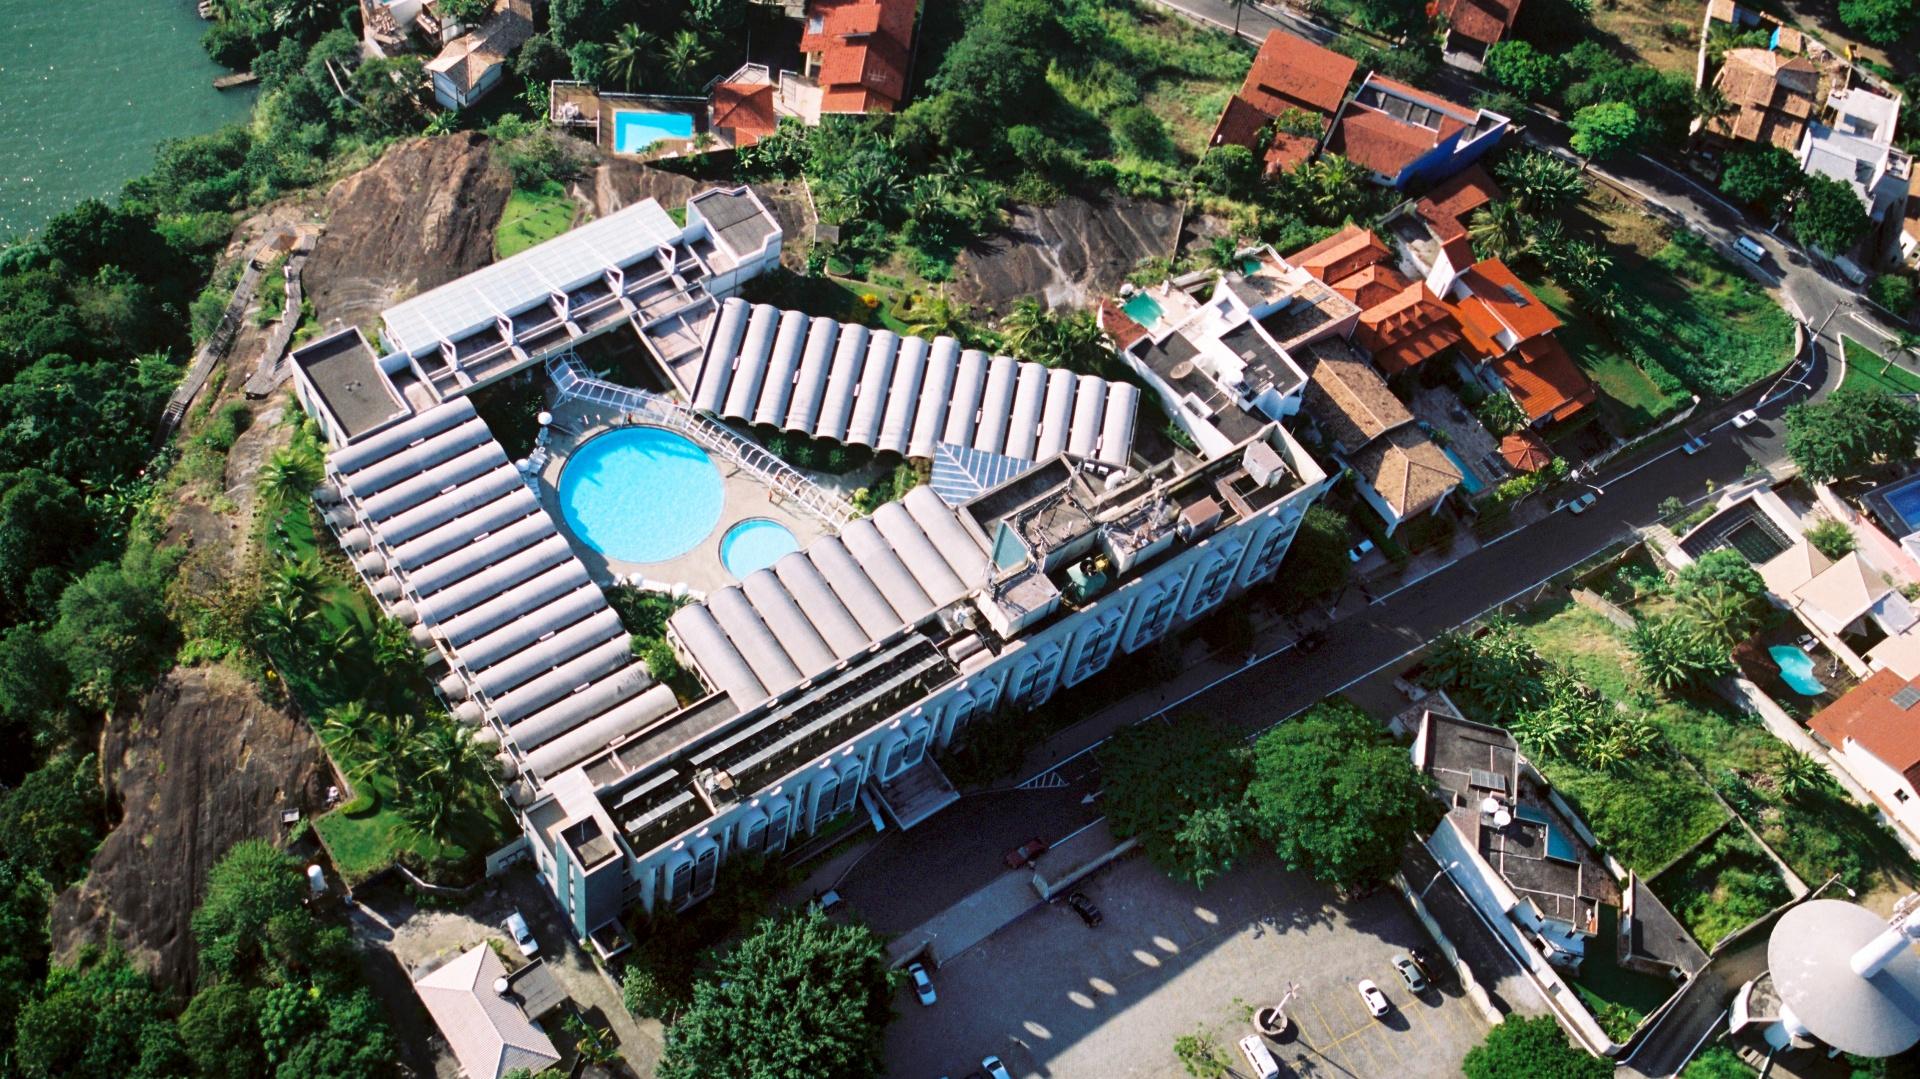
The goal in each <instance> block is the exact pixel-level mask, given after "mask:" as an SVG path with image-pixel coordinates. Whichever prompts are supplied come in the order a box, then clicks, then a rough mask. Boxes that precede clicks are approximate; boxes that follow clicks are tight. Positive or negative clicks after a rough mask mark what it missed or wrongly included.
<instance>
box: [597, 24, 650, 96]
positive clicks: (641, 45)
mask: <svg viewBox="0 0 1920 1079" xmlns="http://www.w3.org/2000/svg"><path fill="white" fill-rule="evenodd" d="M659 44H660V39H659V38H657V37H654V36H653V35H652V34H650V33H648V32H646V31H645V30H642V29H640V27H639V26H637V25H635V24H633V23H628V24H626V25H625V26H622V27H621V28H620V32H619V33H617V34H615V35H614V36H613V44H611V45H609V46H607V66H606V71H607V74H609V75H612V76H614V77H615V78H617V79H618V80H619V82H620V85H622V86H624V87H626V88H627V89H629V90H631V89H633V88H634V87H635V86H638V85H639V84H640V75H641V72H642V71H643V70H644V66H645V63H646V61H647V60H648V59H650V58H652V56H653V52H654V49H656V48H657V47H658V46H659Z"/></svg>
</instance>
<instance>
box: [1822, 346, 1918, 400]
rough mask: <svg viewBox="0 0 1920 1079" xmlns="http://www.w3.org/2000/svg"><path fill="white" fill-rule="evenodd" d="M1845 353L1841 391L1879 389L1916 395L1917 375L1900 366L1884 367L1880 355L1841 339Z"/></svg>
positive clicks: (1884, 363) (1883, 357)
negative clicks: (1845, 362) (1844, 377)
mask: <svg viewBox="0 0 1920 1079" xmlns="http://www.w3.org/2000/svg"><path fill="white" fill-rule="evenodd" d="M1840 340H1841V342H1842V344H1844V345H1845V346H1846V351H1847V378H1846V381H1844V382H1842V383H1841V384H1840V385H1841V387H1842V388H1859V389H1872V390H1882V391H1884V392H1886V393H1902V394H1920V375H1916V374H1914V373H1913V372H1911V371H1909V370H1907V369H1906V368H1904V367H1900V366H1897V365H1896V366H1888V364H1887V359H1886V357H1885V356H1882V355H1881V354H1880V353H1878V352H1876V351H1874V350H1873V349H1871V348H1868V347H1867V346H1866V345H1863V344H1861V343H1860V342H1858V341H1855V340H1854V339H1853V338H1851V337H1846V336H1842V337H1841V338H1840Z"/></svg>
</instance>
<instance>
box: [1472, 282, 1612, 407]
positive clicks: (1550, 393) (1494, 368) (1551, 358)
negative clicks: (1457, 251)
mask: <svg viewBox="0 0 1920 1079" xmlns="http://www.w3.org/2000/svg"><path fill="white" fill-rule="evenodd" d="M1449 298H1450V299H1451V300H1452V303H1453V312H1454V317H1455V318H1457V319H1459V321H1460V330H1461V334H1462V336H1464V337H1465V339H1466V343H1467V346H1468V348H1469V349H1470V350H1471V351H1473V352H1475V353H1477V354H1478V356H1479V358H1480V360H1481V361H1482V363H1483V364H1484V365H1485V369H1486V370H1490V371H1491V372H1493V374H1494V375H1495V376H1496V377H1497V378H1499V380H1500V382H1501V384H1502V385H1504V386H1505V387H1506V389H1507V391H1508V392H1509V393H1511V394H1512V395H1513V399H1514V401H1515V402H1517V403H1518V404H1519V405H1520V409H1521V411H1523V412H1525V413H1526V415H1527V422H1528V423H1529V424H1530V425H1532V426H1535V427H1539V426H1543V425H1545V424H1549V423H1556V422H1559V421H1561V420H1565V419H1567V418H1569V417H1571V416H1573V415H1574V414H1575V413H1577V412H1579V411H1580V410H1581V409H1583V408H1585V407H1587V406H1588V405H1590V404H1592V403H1593V400H1594V389H1593V383H1592V382H1590V381H1589V380H1588V379H1587V376H1586V374H1585V373H1584V372H1582V371H1581V370H1580V368H1579V367H1577V366H1575V365H1574V362H1573V357H1571V356H1569V355H1567V350H1566V349H1565V348H1562V347H1561V345H1560V342H1559V341H1557V340H1555V339H1554V337H1553V331H1555V330H1557V329H1559V328H1560V319H1559V318H1558V317H1557V316H1555V315H1554V313H1553V311H1552V310H1551V309H1549V308H1548V307H1547V305H1546V304H1543V303H1541V302H1540V298H1539V297H1538V296H1535V295H1534V294H1533V291H1532V290H1531V289H1529V288H1527V286H1526V285H1525V284H1524V283H1522V282H1521V280H1520V279H1519V278H1518V277H1516V276H1514V273H1513V271H1512V270H1509V269H1507V267H1506V264H1505V263H1502V262H1501V261H1500V260H1499V259H1486V260H1483V261H1481V262H1478V263H1475V264H1474V265H1473V266H1472V267H1471V268H1469V269H1468V270H1467V271H1466V272H1465V273H1463V274H1461V275H1460V276H1459V277H1458V278H1457V279H1455V281H1454V282H1453V286H1452V289H1451V295H1450V297H1449Z"/></svg>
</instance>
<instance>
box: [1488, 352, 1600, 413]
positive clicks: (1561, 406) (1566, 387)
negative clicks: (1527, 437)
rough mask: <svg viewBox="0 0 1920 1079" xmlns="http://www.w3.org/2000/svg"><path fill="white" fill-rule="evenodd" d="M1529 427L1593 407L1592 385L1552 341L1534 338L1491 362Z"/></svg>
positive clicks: (1565, 353)
mask: <svg viewBox="0 0 1920 1079" xmlns="http://www.w3.org/2000/svg"><path fill="white" fill-rule="evenodd" d="M1493 373H1494V374H1496V375H1499V376H1500V381H1501V382H1504V383H1506V386H1507V392H1509V393H1511V394H1513V399H1514V401H1516V402H1518V403H1519V405H1520V410H1521V411H1522V412H1525V413H1526V414H1527V422H1528V423H1530V424H1542V423H1552V422H1558V421H1560V420H1564V419H1567V418H1568V417H1570V416H1572V415H1573V414H1574V413H1576V412H1578V411H1580V410H1581V409H1583V408H1585V407H1587V406H1588V405H1590V404H1592V403H1593V400H1594V396H1595V394H1594V388H1593V382H1592V381H1591V380H1589V379H1588V378H1587V376H1586V373H1585V372H1583V371H1581V370H1580V368H1579V366H1578V365H1576V364H1575V363H1574V362H1573V357H1572V356H1569V355H1567V350H1566V349H1564V348H1562V347H1560V342H1559V341H1558V340H1556V339H1554V338H1553V337H1535V338H1532V339H1531V340H1528V341H1525V342H1522V343H1521V345H1520V347H1519V348H1516V349H1514V350H1513V351H1512V352H1509V353H1507V354H1506V355H1504V356H1501V357H1499V358H1498V359H1496V360H1494V361H1493Z"/></svg>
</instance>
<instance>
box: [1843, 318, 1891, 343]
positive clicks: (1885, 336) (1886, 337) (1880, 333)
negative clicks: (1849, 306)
mask: <svg viewBox="0 0 1920 1079" xmlns="http://www.w3.org/2000/svg"><path fill="white" fill-rule="evenodd" d="M1847 317H1848V318H1850V319H1852V320H1853V321H1855V322H1858V323H1859V324H1860V325H1862V326H1865V327H1866V328H1867V330H1868V331H1869V332H1870V333H1872V334H1874V335H1875V336H1877V337H1879V338H1880V340H1882V341H1896V340H1899V339H1898V338H1896V337H1894V336H1893V335H1892V334H1890V333H1888V332H1887V331H1885V330H1883V329H1881V328H1880V327H1878V326H1875V325H1874V324H1873V323H1871V322H1868V321H1867V320H1866V319H1863V318H1861V317H1860V313H1859V312H1858V311H1849V312H1847Z"/></svg>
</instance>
